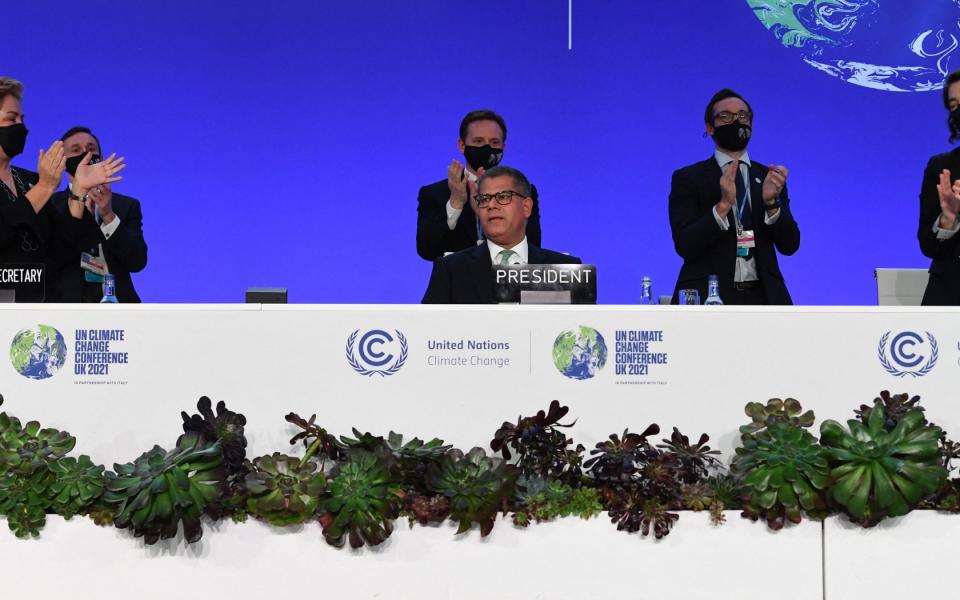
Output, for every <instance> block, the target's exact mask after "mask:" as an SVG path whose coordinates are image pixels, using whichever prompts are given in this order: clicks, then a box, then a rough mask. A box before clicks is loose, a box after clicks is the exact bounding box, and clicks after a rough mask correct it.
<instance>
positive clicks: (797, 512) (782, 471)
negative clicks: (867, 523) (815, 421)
mask: <svg viewBox="0 0 960 600" xmlns="http://www.w3.org/2000/svg"><path fill="white" fill-rule="evenodd" d="M742 440H743V446H742V447H740V448H737V450H736V453H737V456H736V458H735V459H734V463H733V469H734V472H735V473H736V474H738V475H739V476H740V477H742V484H743V491H744V494H745V495H746V497H747V499H746V501H745V504H744V516H746V517H749V518H752V519H756V518H759V517H763V518H764V519H766V521H767V523H768V524H769V525H770V527H771V528H772V529H780V528H782V527H783V526H784V524H785V521H791V522H793V523H799V522H800V520H801V519H802V513H803V511H806V512H807V514H808V516H810V517H812V518H823V517H824V516H826V512H827V511H826V509H827V507H826V503H825V501H824V498H823V493H824V489H825V488H826V487H827V483H828V481H829V472H830V466H829V464H828V462H827V455H826V452H825V451H824V449H823V448H822V447H821V446H820V445H819V444H817V439H816V438H815V437H813V435H811V434H810V432H808V431H806V430H805V429H803V428H802V427H798V426H796V425H793V424H790V423H785V422H772V423H771V424H770V425H768V426H767V427H766V428H764V429H763V430H759V431H756V432H750V433H749V434H744V435H743V436H742Z"/></svg>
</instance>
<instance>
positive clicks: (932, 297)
mask: <svg viewBox="0 0 960 600" xmlns="http://www.w3.org/2000/svg"><path fill="white" fill-rule="evenodd" d="M943 105H944V107H946V109H947V110H948V111H950V114H949V116H948V117H947V125H948V126H949V128H950V142H951V143H952V142H954V141H956V140H957V139H960V70H958V71H954V72H953V73H950V75H948V76H947V79H946V81H945V82H944V84H943ZM958 179H960V148H955V149H954V150H953V151H952V152H947V153H944V154H938V155H936V156H934V157H933V158H931V159H930V162H928V163H927V168H926V170H925V171H924V173H923V184H922V186H921V188H920V225H919V228H918V230H917V239H918V240H919V241H920V251H921V252H923V253H924V255H926V256H928V257H930V258H931V259H933V262H932V263H931V264H930V279H929V280H928V282H927V289H926V291H925V292H924V294H923V302H922V303H923V305H924V306H960V233H958V231H960V217H958V214H960V181H957V180H958Z"/></svg>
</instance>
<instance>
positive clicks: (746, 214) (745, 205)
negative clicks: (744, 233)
mask: <svg viewBox="0 0 960 600" xmlns="http://www.w3.org/2000/svg"><path fill="white" fill-rule="evenodd" d="M751 212H752V211H751V210H750V203H749V202H748V201H747V186H746V184H745V183H744V181H743V170H742V169H741V170H740V172H739V173H737V214H738V215H739V216H740V225H741V226H742V227H743V228H744V229H753V215H751V214H750V213H751Z"/></svg>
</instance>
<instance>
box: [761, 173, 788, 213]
mask: <svg viewBox="0 0 960 600" xmlns="http://www.w3.org/2000/svg"><path fill="white" fill-rule="evenodd" d="M788 173H789V171H788V170H787V168H786V167H785V166H783V165H770V169H769V170H768V171H767V176H766V177H764V178H763V203H764V204H770V203H772V202H773V201H774V200H775V199H776V198H777V197H778V196H779V195H780V192H781V191H783V187H784V186H785V185H787V174H788Z"/></svg>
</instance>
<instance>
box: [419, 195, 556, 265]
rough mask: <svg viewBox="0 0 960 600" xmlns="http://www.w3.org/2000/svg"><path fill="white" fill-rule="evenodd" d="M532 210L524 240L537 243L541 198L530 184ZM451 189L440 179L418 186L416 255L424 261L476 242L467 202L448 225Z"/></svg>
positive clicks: (471, 209)
mask: <svg viewBox="0 0 960 600" xmlns="http://www.w3.org/2000/svg"><path fill="white" fill-rule="evenodd" d="M530 197H531V199H532V200H533V212H532V213H530V218H529V219H527V241H528V242H529V243H530V244H531V245H533V246H539V245H540V201H539V199H538V198H537V188H536V187H535V186H533V185H531V186H530ZM449 200H450V188H449V187H448V186H447V180H446V179H443V180H441V181H438V182H436V183H431V184H430V185H425V186H423V187H422V188H420V193H419V194H418V196H417V254H419V255H420V256H421V257H422V258H425V259H426V260H434V259H437V258H440V257H441V256H443V254H444V253H445V252H457V251H458V250H463V249H465V248H470V247H471V246H476V245H477V216H476V215H475V214H474V213H473V208H472V207H471V205H470V203H469V202H467V203H466V204H465V205H464V207H463V212H462V213H460V218H459V219H457V226H456V227H455V228H453V229H450V227H448V226H447V202H448V201H449Z"/></svg>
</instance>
